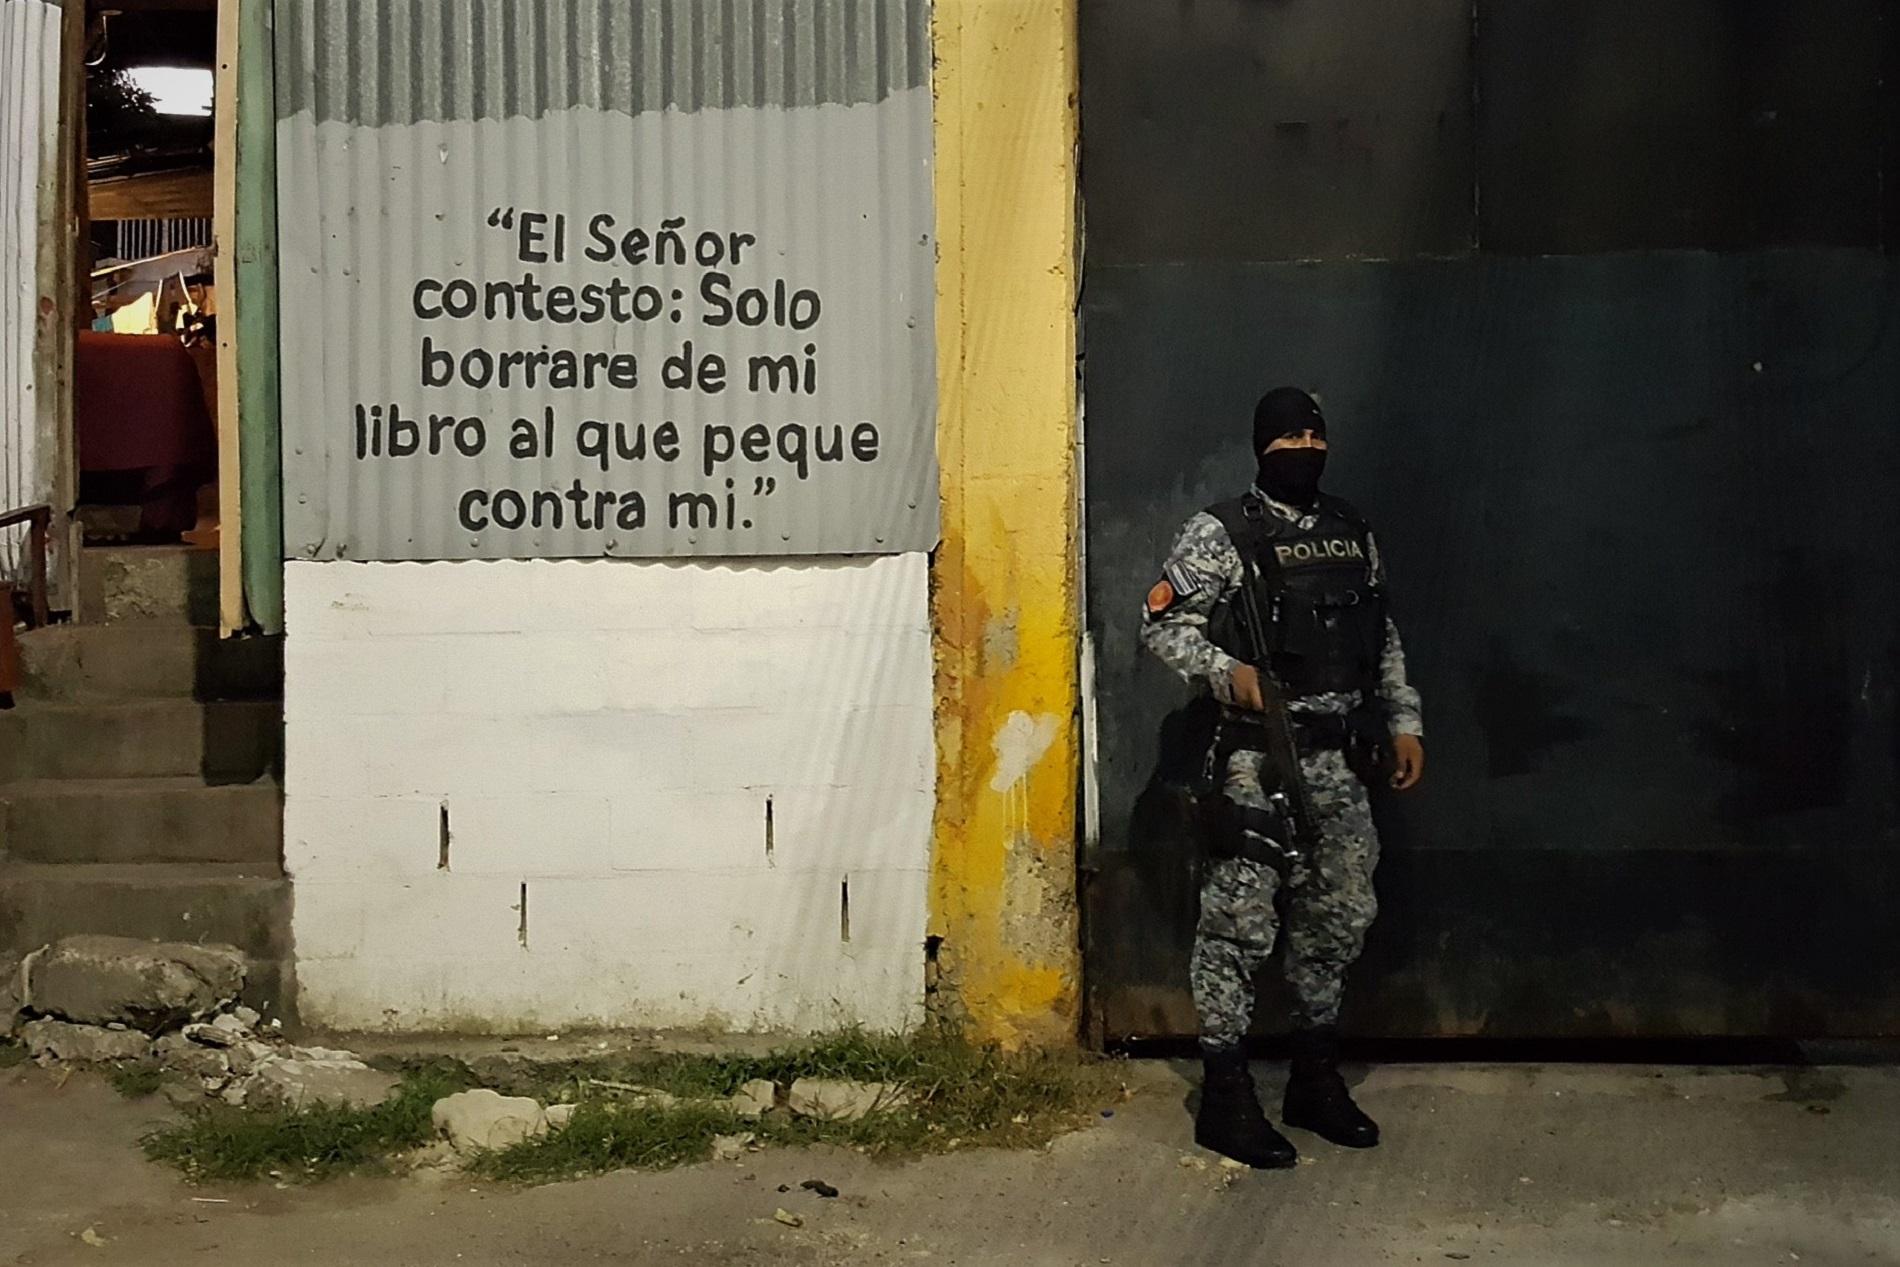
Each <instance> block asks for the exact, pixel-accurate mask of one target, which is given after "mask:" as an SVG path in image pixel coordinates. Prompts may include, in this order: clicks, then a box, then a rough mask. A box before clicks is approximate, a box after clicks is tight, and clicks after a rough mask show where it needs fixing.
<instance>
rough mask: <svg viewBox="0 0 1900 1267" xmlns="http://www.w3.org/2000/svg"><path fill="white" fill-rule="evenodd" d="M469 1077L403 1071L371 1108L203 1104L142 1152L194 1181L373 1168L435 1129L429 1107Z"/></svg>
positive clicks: (154, 1134)
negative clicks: (389, 1093)
mask: <svg viewBox="0 0 1900 1267" xmlns="http://www.w3.org/2000/svg"><path fill="white" fill-rule="evenodd" d="M469 1082H470V1079H469V1078H468V1077H467V1076H466V1075H465V1074H463V1075H455V1074H451V1073H448V1072H446V1071H444V1070H443V1069H442V1068H440V1067H439V1066H435V1065H431V1066H427V1067H421V1068H416V1069H413V1070H411V1071H409V1072H407V1073H405V1075H404V1077H403V1081H402V1084H401V1085H400V1086H399V1087H398V1088H397V1089H396V1092H395V1094H394V1095H392V1096H390V1098H389V1099H387V1100H385V1101H384V1102H383V1103H381V1104H379V1105H377V1106H375V1107H374V1108H368V1109H347V1108H340V1107H335V1106H331V1105H322V1104H320V1105H314V1106H312V1107H309V1108H302V1109H240V1108H233V1107H231V1106H230V1105H226V1104H216V1103H207V1104H205V1105H203V1106H202V1107H200V1108H195V1109H193V1110H191V1111H190V1113H189V1114H188V1115H187V1116H186V1118H185V1120H184V1121H182V1122H178V1123H174V1124H172V1125H169V1126H162V1127H159V1128H158V1129H156V1130H154V1131H151V1132H150V1133H148V1134H147V1135H146V1136H145V1137H144V1139H143V1140H141V1141H140V1142H141V1143H142V1144H143V1145H144V1148H145V1155H146V1156H147V1157H150V1158H151V1159H152V1160H153V1161H162V1162H167V1163H169V1164H171V1165H173V1166H176V1167H178V1169H179V1170H181V1171H182V1172H184V1175H185V1177H186V1178H187V1179H189V1180H191V1181H193V1182H195V1183H207V1182H224V1181H233V1180H250V1179H264V1178H279V1177H281V1178H283V1179H286V1180H291V1181H303V1182H307V1181H310V1180H316V1179H326V1178H329V1177H331V1176H334V1175H340V1174H350V1173H356V1172H361V1171H375V1170H380V1169H383V1168H384V1166H385V1164H386V1162H387V1159H388V1158H389V1157H390V1156H391V1155H392V1154H395V1153H400V1152H405V1151H407V1150H409V1149H411V1148H418V1147H420V1146H421V1145H423V1144H426V1143H428V1142H429V1139H430V1137H431V1136H432V1135H433V1133H434V1128H433V1127H432V1125H431V1123H430V1121H429V1110H430V1108H431V1107H432V1106H433V1105H434V1104H435V1102H436V1101H437V1100H439V1099H441V1098H442V1097H443V1096H445V1095H452V1094H454V1093H455V1092H457V1091H461V1090H463V1089H465V1088H466V1087H467V1086H468V1085H469Z"/></svg>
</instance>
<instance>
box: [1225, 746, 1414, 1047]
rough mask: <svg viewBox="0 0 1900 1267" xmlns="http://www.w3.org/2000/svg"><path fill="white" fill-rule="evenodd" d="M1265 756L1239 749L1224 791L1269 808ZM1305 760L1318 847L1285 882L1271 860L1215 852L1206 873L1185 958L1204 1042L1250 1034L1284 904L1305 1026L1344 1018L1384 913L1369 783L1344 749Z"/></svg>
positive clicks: (1297, 1009) (1291, 976)
mask: <svg viewBox="0 0 1900 1267" xmlns="http://www.w3.org/2000/svg"><path fill="white" fill-rule="evenodd" d="M1261 761H1262V758H1261V755H1260V754H1259V753H1257V752H1236V753H1235V754H1234V756H1233V759H1232V761H1231V762H1229V764H1228V767H1227V777H1226V795H1227V796H1228V797H1229V798H1231V799H1232V800H1233V801H1235V802H1236V803H1237V804H1240V805H1242V806H1247V807H1250V808H1256V809H1264V808H1266V806H1267V798H1266V793H1265V791H1264V790H1263V788H1262V786H1261V780H1260V770H1261ZM1300 764H1301V767H1302V769H1303V770H1304V772H1305V774H1306V786H1307V789H1308V791H1309V792H1310V793H1311V795H1312V799H1313V804H1314V808H1315V809H1316V810H1317V811H1318V816H1319V834H1320V841H1319V845H1318V847H1317V848H1315V849H1314V850H1313V854H1312V856H1311V857H1308V858H1302V859H1300V860H1299V861H1298V862H1296V863H1295V864H1294V865H1293V866H1292V867H1291V868H1290V870H1289V874H1288V875H1287V877H1286V879H1285V881H1284V884H1283V882H1282V880H1281V877H1280V874H1279V873H1278V872H1277V871H1275V870H1274V869H1273V868H1272V867H1270V866H1267V865H1266V864H1264V863H1259V862H1253V861H1250V860H1248V859H1245V858H1227V859H1221V860H1219V861H1215V862H1213V863H1211V864H1210V866H1209V867H1208V869H1207V871H1206V873H1205V879H1204V880H1203V882H1202V885H1201V918H1200V923H1199V924H1198V926H1197V927H1196V929H1195V935H1194V952H1193V954H1192V956H1191V957H1190V959H1189V961H1188V980H1189V982H1190V984H1191V985H1192V986H1193V989H1194V1006H1195V1008H1196V1010H1197V1011H1198V1012H1199V1013H1200V1020H1201V1046H1202V1047H1203V1048H1204V1049H1209V1050H1219V1049H1224V1048H1230V1047H1233V1046H1235V1045H1237V1044H1239V1042H1240V1040H1241V1039H1242V1038H1243V1037H1244V1036H1245V1035H1246V1033H1247V1026H1248V1023H1249V1022H1250V1021H1251V1020H1252V1019H1253V1010H1254V991H1255V976H1256V974H1257V973H1258V972H1259V970H1260V968H1261V966H1262V965H1263V964H1265V963H1266V961H1267V958H1268V956H1269V955H1271V954H1272V953H1273V946H1274V941H1275V939H1276V938H1277V937H1278V936H1279V932H1280V923H1281V918H1280V917H1281V911H1282V910H1284V913H1285V922H1286V947H1285V956H1284V971H1285V976H1286V982H1287V985H1288V987H1289V988H1290V989H1291V991H1292V995H1293V1022H1294V1024H1295V1025H1296V1026H1300V1027H1305V1026H1312V1025H1330V1024H1332V1023H1334V1022H1335V1021H1337V1020H1338V1019H1339V1003H1340V997H1341V995H1342V994H1343V993H1344V989H1345V983H1346V970H1347V969H1348V968H1350V967H1351V966H1352V963H1353V961H1354V960H1355V959H1357V958H1358V957H1359V951H1360V949H1361V947H1363V946H1364V944H1365V940H1366V929H1368V928H1369V927H1371V925H1372V919H1373V916H1374V915H1376V914H1377V913H1378V901H1377V899H1376V898H1375V897H1374V896H1373V891H1372V871H1373V868H1374V867H1375V866H1376V865H1377V864H1378V861H1379V838H1378V836H1377V835H1376V834H1375V832H1374V830H1373V826H1372V807H1371V804H1370V803H1369V802H1368V801H1367V799H1366V789H1365V787H1364V785H1363V784H1361V783H1360V782H1359V780H1358V779H1357V778H1356V777H1354V775H1353V773H1352V771H1350V770H1348V769H1347V768H1346V759H1345V755H1344V754H1343V753H1340V752H1337V751H1326V752H1316V753H1311V754H1307V755H1305V756H1303V757H1302V758H1301V761H1300ZM1283 887H1284V890H1285V891H1284V892H1282V891H1281V890H1282V888H1283ZM1276 902H1277V904H1278V906H1277V907H1276Z"/></svg>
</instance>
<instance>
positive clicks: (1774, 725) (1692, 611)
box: [1082, 0, 1900, 1039]
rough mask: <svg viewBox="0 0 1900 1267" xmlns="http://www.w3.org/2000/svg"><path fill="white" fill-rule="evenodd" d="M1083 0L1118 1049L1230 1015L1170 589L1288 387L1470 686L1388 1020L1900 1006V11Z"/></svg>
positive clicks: (1405, 894)
mask: <svg viewBox="0 0 1900 1267" xmlns="http://www.w3.org/2000/svg"><path fill="white" fill-rule="evenodd" d="M1082 22H1083V45H1082V48H1083V63H1082V80H1083V109H1082V127H1083V138H1084V145H1083V155H1084V173H1083V180H1084V193H1085V197H1086V206H1087V214H1088V226H1089V234H1088V250H1089V254H1088V261H1087V270H1086V289H1085V297H1084V308H1083V330H1084V339H1085V353H1086V376H1085V385H1086V389H1087V401H1088V408H1087V454H1088V461H1087V485H1086V495H1087V532H1088V551H1087V555H1088V577H1087V584H1088V605H1089V615H1088V624H1089V631H1090V636H1091V638H1092V639H1093V644H1094V663H1095V674H1094V681H1093V689H1094V692H1095V696H1096V700H1095V713H1096V737H1097V745H1098V754H1099V760H1098V763H1097V766H1096V774H1097V777H1098V780H1099V805H1100V816H1099V817H1100V824H1099V839H1097V840H1094V841H1092V842H1091V843H1090V845H1089V847H1088V849H1087V851H1086V856H1085V859H1084V862H1085V866H1084V870H1085V878H1086V880H1087V890H1086V905H1085V919H1086V938H1087V969H1088V982H1089V995H1090V1008H1091V1012H1092V1017H1093V1020H1094V1023H1095V1025H1096V1026H1097V1027H1098V1028H1099V1030H1100V1031H1101V1032H1102V1033H1103V1034H1104V1035H1105V1036H1106V1037H1108V1038H1110V1039H1117V1038H1130V1037H1145V1036H1158V1035H1181V1034H1186V1033H1190V1032H1192V1028H1193V1016H1192V1007H1191V1004H1190V1002H1189V999H1188V997H1187V988H1186V979H1185V970H1184V964H1185V959H1186V953H1187V947H1188V943H1189V939H1190V937H1191V933H1192V925H1193V919H1194V892H1193V886H1192V877H1191V870H1190V865H1189V863H1188V861H1187V855H1188V853H1189V851H1190V850H1191V848H1192V846H1191V844H1190V843H1189V842H1188V841H1187V840H1186V838H1185V835H1184V833H1183V832H1182V830H1181V828H1180V823H1179V815H1178V811H1177V810H1176V808H1175V807H1174V806H1173V805H1172V803H1171V802H1170V801H1169V799H1168V798H1167V797H1166V796H1165V795H1163V794H1162V793H1161V791H1160V789H1159V788H1158V786H1157V785H1156V783H1155V779H1154V776H1155V771H1156V767H1157V761H1158V758H1159V756H1160V755H1161V753H1162V752H1163V751H1164V750H1165V749H1166V748H1167V747H1168V746H1169V744H1170V742H1171V738H1170V724H1171V720H1172V718H1173V715H1174V711H1175V710H1176V709H1177V708H1178V707H1179V706H1180V705H1181V704H1182V703H1183V702H1184V701H1185V699H1186V692H1185V688H1183V687H1182V686H1181V685H1180V684H1179V683H1178V682H1176V681H1175V680H1173V679H1172V678H1171V677H1170V676H1169V675H1168V674H1167V673H1166V672H1165V671H1164V670H1162V669H1161V668H1160V666H1159V665H1157V664H1155V663H1154V662H1152V661H1151V660H1148V659H1147V658H1146V657H1144V655H1143V654H1142V653H1141V651H1140V649H1139V646H1138V643H1137V637H1136V635H1137V632H1138V619H1139V606H1140V601H1141V596H1142V595H1143V593H1144V592H1145V591H1146V589H1147V587H1148V586H1149V585H1150V584H1152V582H1153V580H1154V578H1155V575H1156V569H1157V567H1158V565H1159V563H1160V561H1161V559H1162V556H1163V555H1164V553H1165V551H1166V549H1167V546H1168V541H1169V539H1170V536H1171V534H1172V533H1173V531H1174V529H1175V527H1176V526H1177V525H1178V524H1179V523H1180V521H1181V520H1182V519H1183V518H1185V517H1186V516H1187V515H1188V514H1189V513H1191V512H1192V511H1194V510H1196V509H1198V508H1200V507H1202V506H1204V505H1206V504H1208V503H1210V502H1212V501H1214V500H1217V499H1218V498H1220V497H1223V496H1227V495H1230V494H1231V493H1232V492H1234V491H1237V490H1238V489H1239V488H1241V487H1243V486H1244V483H1245V481H1246V479H1247V478H1248V476H1249V474H1250V472H1251V468H1252V463H1251V459H1250V458H1249V456H1248V454H1247V452H1246V447H1247V446H1246V429H1247V419H1248V414H1249V410H1250V408H1251V404H1252V401H1253V399H1254V397H1255V396H1256V395H1257V394H1258V393H1259V392H1260V391H1262V390H1264V389H1265V388H1266V387H1268V386H1272V385H1275V384H1278V383H1281V382H1294V383H1299V384H1301V385H1304V386H1307V387H1310V388H1312V389H1314V390H1316V391H1317V392H1319V393H1320V394H1321V395H1322V396H1323V398H1324V401H1325V403H1326V406H1327V410H1328V417H1329V420H1330V421H1331V424H1332V429H1333V450H1334V457H1333V463H1332V465H1331V466H1330V467H1329V474H1328V480H1329V484H1330V486H1331V487H1333V488H1334V489H1335V490H1336V491H1338V492H1340V493H1342V494H1344V495H1345V496H1347V497H1349V498H1351V499H1353V500H1354V501H1355V502H1357V503H1359V504H1360V506H1361V507H1362V508H1364V509H1365V510H1366V511H1367V512H1368V514H1370V515H1371V517H1372V519H1373V523H1374V525H1375V528H1376V530H1377V531H1378V534H1379V537H1380V542H1381V547H1382V549H1383V550H1384V552H1385V554H1386V556H1387V557H1388V559H1389V562H1390V568H1391V571H1392V575H1393V584H1394V591H1395V600H1396V609H1395V614H1396V617H1397V619H1398V622H1399V626H1400V629H1401V631H1402V633H1403V635H1404V637H1405V641H1406V645H1407V648H1408V650H1409V652H1410V655H1411V664H1412V673H1413V676H1414V679H1415V680H1416V682H1417V684H1418V685H1419V686H1420V688H1421V689H1422V691H1423V692H1424V697H1425V704H1426V726H1427V738H1426V747H1427V752H1428V755H1429V768H1428V773H1427V777H1426V782H1425V785H1424V787H1423V788H1421V790H1420V791H1419V792H1417V793H1415V794H1414V795H1413V796H1411V797H1408V798H1392V799H1389V800H1387V801H1383V802H1381V803H1380V804H1379V805H1378V807H1377V808H1378V813H1379V817H1380V821H1381V825H1382V834H1383V839H1384V842H1385V851H1384V857H1383V861H1382V863H1381V866H1380V871H1379V893H1380V899H1381V906H1382V913H1381V915H1380V918H1379V922H1378V924H1377V925H1376V926H1375V928H1374V931H1373V934H1372V937H1371V940H1370V942H1369V945H1368V947H1367V951H1366V955H1365V958H1364V959H1363V960H1362V961H1361V964H1360V967H1359V969H1358V970H1357V973H1356V975H1355V978H1354V983H1353V988H1352V990H1351V992H1350V997H1349V1005H1348V1020H1349V1023H1350V1024H1351V1025H1352V1026H1353V1027H1354V1028H1356V1029H1357V1030H1358V1031H1360V1032H1364V1033H1370V1034H1381V1035H1391V1036H1412V1035H1440V1034H1481V1035H1493V1036H1540V1035H1541V1036H1559V1035H1642V1036H1658V1035H1685V1034H1706V1035H1788V1036H1808V1035H1824V1034H1826V1035H1876V1034H1878V1035H1892V1034H1896V1033H1900V920H1896V918H1895V915H1894V912H1895V911H1896V909H1897V908H1900V781H1897V780H1896V766H1900V722H1897V720H1896V712H1895V706H1894V699H1895V679H1896V676H1900V579H1897V578H1900V566H1897V565H1900V557H1897V555H1900V481H1896V475H1900V328H1896V322H1895V319H1894V318H1895V311H1896V301H1897V300H1900V275H1897V274H1896V270H1895V268H1894V266H1893V263H1892V261H1891V258H1890V255H1889V254H1888V252H1889V251H1890V249H1891V247H1892V246H1893V244H1894V242H1895V240H1896V236H1897V235H1896V228H1897V226H1900V202H1897V201H1896V191H1900V180H1896V179H1895V174H1896V167H1895V164H1894V162H1893V149H1892V146H1893V143H1894V142H1893V139H1892V138H1893V135H1894V131H1893V123H1894V120H1895V117H1896V115H1895V108H1894V98H1893V90H1892V89H1890V88H1887V89H1883V87H1882V86H1881V85H1882V82H1883V75H1884V76H1885V80H1886V82H1889V83H1891V82H1894V79H1895V77H1894V75H1893V74H1892V73H1891V70H1890V68H1889V66H1888V63H1889V62H1891V60H1892V47H1893V32H1892V31H1891V30H1889V29H1888V26H1887V24H1886V23H1884V22H1883V6H1881V5H1880V4H1878V3H1877V2H1876V0H1842V2H1840V3H1829V4H1823V5H1814V4H1802V3H1797V2H1796V0H1786V2H1785V3H1779V4H1773V3H1755V4H1728V3H1716V2H1715V0H1707V2H1704V3H1693V2H1691V0H1668V2H1666V3H1651V2H1645V3H1637V2H1636V0H1616V2H1612V3H1603V4H1589V5H1572V4H1559V3H1556V2H1554V0H1537V2H1531V3H1519V2H1514V3H1510V4H1504V3H1501V2H1497V3H1493V2H1491V0H1480V3H1479V5H1478V11H1477V14H1476V20H1475V22H1474V20H1473V15H1472V6H1471V4H1470V3H1469V0H1405V2H1403V3H1399V4H1390V3H1377V2H1374V0H1363V2H1349V3H1343V4H1342V3H1337V2H1336V0H1327V2H1324V3H1322V2H1320V0H1280V2H1278V3H1266V2H1263V0H1191V2H1189V3H1181V2H1179V0H1118V2H1117V3H1114V4H1107V3H1095V4H1089V3H1085V4H1084V6H1083V15H1082ZM1268 993H1269V997H1270V1001H1269V1005H1268V1007H1267V1008H1266V1009H1263V1022H1265V1023H1264V1025H1263V1027H1264V1028H1272V1024H1271V1021H1272V1018H1273V1017H1274V1016H1275V1014H1276V1013H1275V1011H1274V1009H1273V1006H1272V1003H1271V996H1272V994H1273V991H1272V988H1271V987H1270V988H1269V991H1268Z"/></svg>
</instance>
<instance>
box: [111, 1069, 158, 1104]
mask: <svg viewBox="0 0 1900 1267" xmlns="http://www.w3.org/2000/svg"><path fill="white" fill-rule="evenodd" d="M106 1081H107V1082H110V1083H111V1084H112V1089H113V1090H114V1091H117V1092H118V1093H119V1094H120V1095H122V1096H124V1097H125V1098H126V1099H128V1100H142V1099H144V1098H145V1097H146V1096H148V1095H152V1094H154V1093H156V1092H157V1090H158V1089H159V1088H160V1087H162V1086H164V1085H165V1071H164V1070H163V1069H161V1068H160V1067H159V1066H157V1065H155V1064H149V1063H141V1064H130V1065H114V1066H112V1068H111V1070H110V1071H109V1072H107V1074H106Z"/></svg>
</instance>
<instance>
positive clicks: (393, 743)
mask: <svg viewBox="0 0 1900 1267" xmlns="http://www.w3.org/2000/svg"><path fill="white" fill-rule="evenodd" d="M927 583H928V564H927V559H926V556H924V555H920V554H909V555H896V556H889V557H880V558H875V559H871V558H867V559H843V560H835V561H822V562H809V561H801V562H788V563H762V564H751V563H747V564H733V565H725V564H706V563H690V564H688V563H658V562H631V561H622V560H534V561H511V562H455V563H309V562H293V563H290V564H288V565H287V566H286V568H285V609H286V611H285V619H286V630H287V638H286V642H285V664H284V679H285V706H284V711H285V728H286V735H285V744H286V753H285V758H286V760H285V793H286V800H285V863H286V866H287V868H288V870H289V872H290V874H291V877H292V879H293V881H294V887H295V915H294V934H295V939H296V954H297V983H298V991H299V1006H300V1007H301V1009H302V1012H303V1015H304V1016H305V1018H306V1019H307V1020H309V1021H311V1022H313V1023H316V1024H322V1025H330V1026H337V1027H343V1028H352V1029H389V1030H423V1029H445V1028H458V1029H460V1028H466V1029H473V1030H491V1031H507V1030H528V1029H541V1028H547V1027H554V1026H569V1027H574V1026H589V1025H598V1026H637V1027H645V1026H651V1027H659V1028H684V1027H707V1028H715V1029H720V1030H732V1031H748V1032H757V1031H783V1032H807V1031H813V1030H819V1029H825V1028H829V1027H832V1026H836V1025H839V1024H848V1023H857V1024H862V1025H865V1026H869V1027H872V1028H877V1029H896V1028H905V1027H908V1026H911V1025H913V1024H915V1023H916V1022H917V1021H918V1020H919V1019H921V1015H922V999H923V972H924V958H923V941H924V925H925V918H926V889H927V882H928V866H929V856H930V833H931V816H932V806H933V793H934V777H935V747H934V739H933V734H932V719H931V701H932V691H931V649H930V626H929V614H928V596H927ZM768 803H769V805H770V807H771V808H770V820H771V828H770V832H769V837H770V848H769V850H768V847H767V844H768V831H767V806H768ZM444 806H446V807H447V816H448V835H449V839H448V848H447V860H448V865H447V867H446V868H444V867H443V866H442V865H441V862H442V854H443V849H442V818H443V808H444ZM524 890H525V893H526V897H527V900H526V919H525V926H524V920H523V911H522V906H523V903H522V894H523V892H524ZM847 890H848V894H849V899H848V912H847V910H846V905H847V904H846V900H845V894H846V892H847ZM524 928H525V931H524Z"/></svg>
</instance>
